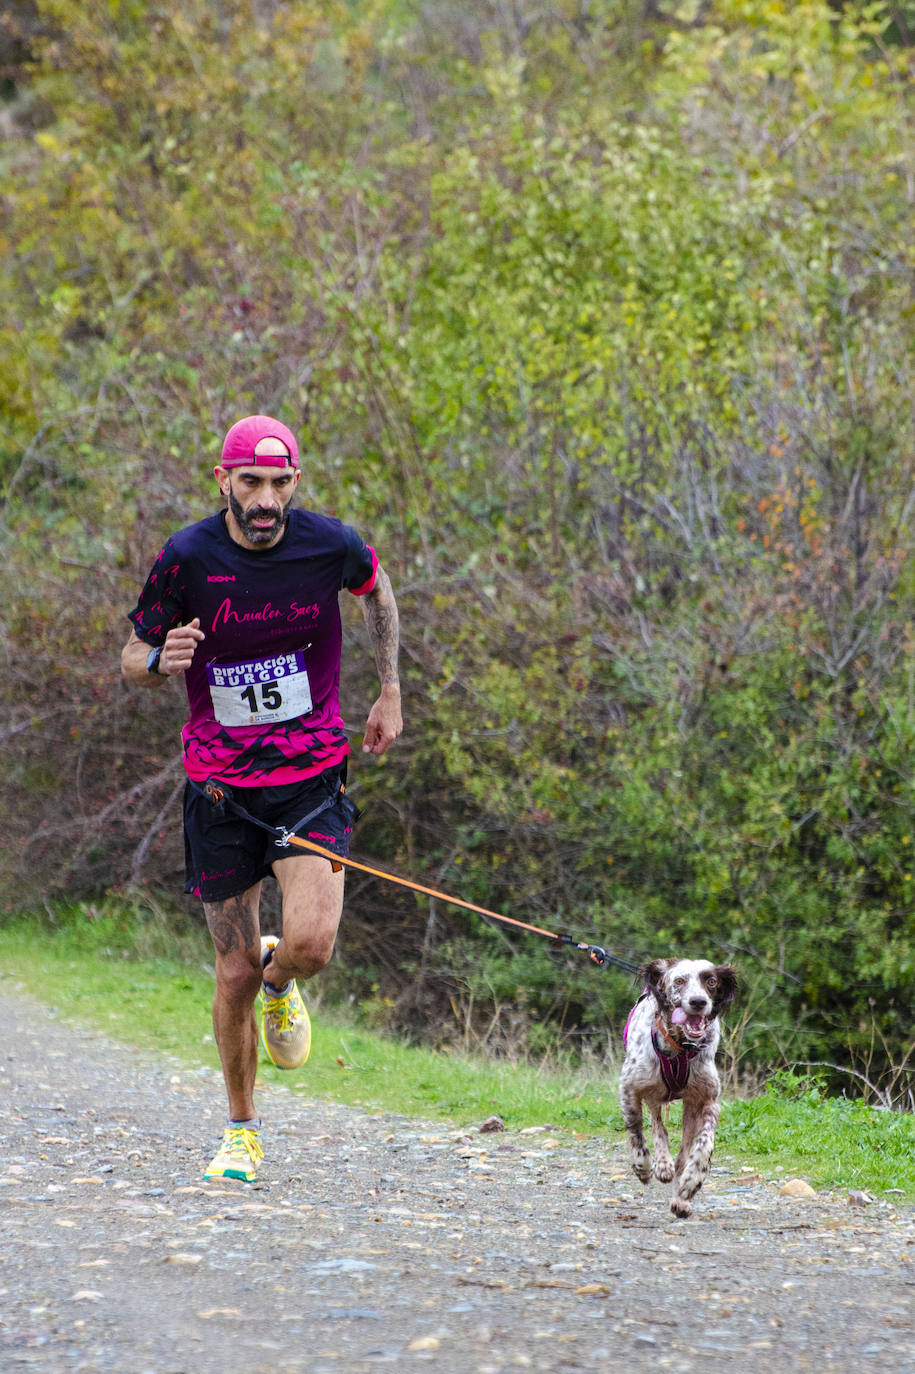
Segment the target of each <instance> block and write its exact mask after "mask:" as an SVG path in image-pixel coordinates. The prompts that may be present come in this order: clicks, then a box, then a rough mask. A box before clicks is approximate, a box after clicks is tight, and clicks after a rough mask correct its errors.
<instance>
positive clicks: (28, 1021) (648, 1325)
mask: <svg viewBox="0 0 915 1374" xmlns="http://www.w3.org/2000/svg"><path fill="white" fill-rule="evenodd" d="M38 1025H39V1017H38V1015H37V1011H36V1004H35V1003H33V1002H29V1001H27V1000H25V998H24V995H23V993H22V992H21V991H18V990H15V991H13V990H11V985H10V983H9V982H6V983H5V984H4V985H3V986H2V987H0V1034H2V1045H3V1050H2V1052H0V1082H2V1083H3V1084H4V1085H5V1088H6V1091H5V1099H6V1103H7V1107H6V1111H5V1113H4V1119H3V1122H2V1144H3V1153H2V1162H0V1369H2V1370H4V1371H6V1370H10V1371H14V1370H18V1369H20V1368H27V1367H29V1366H35V1367H37V1368H39V1369H41V1370H42V1371H47V1372H48V1374H57V1371H61V1374H63V1372H64V1371H66V1372H67V1374H69V1372H70V1371H74V1372H75V1371H80V1374H115V1372H117V1374H122V1371H124V1370H129V1371H131V1374H216V1371H219V1374H236V1371H244V1374H249V1371H250V1374H268V1371H269V1372H270V1374H274V1371H275V1370H276V1369H277V1368H280V1367H281V1368H282V1369H283V1370H284V1374H298V1372H299V1371H302V1374H305V1371H307V1374H363V1371H365V1374H369V1372H370V1371H373V1370H375V1369H378V1368H380V1367H383V1366H385V1365H390V1366H393V1367H396V1368H398V1369H400V1368H401V1367H403V1368H404V1369H407V1370H409V1369H412V1368H414V1367H415V1368H417V1369H418V1368H420V1367H423V1366H430V1367H432V1368H435V1369H438V1370H441V1371H447V1374H498V1372H499V1371H502V1370H506V1371H509V1370H515V1369H529V1370H535V1371H543V1372H544V1374H546V1372H547V1371H548V1372H549V1374H558V1372H559V1371H566V1370H606V1369H608V1368H610V1367H611V1366H614V1365H616V1364H617V1363H618V1362H622V1365H623V1367H625V1368H627V1369H628V1370H637V1371H639V1370H649V1369H651V1370H656V1369H658V1368H661V1369H666V1368H670V1369H676V1370H677V1371H678V1374H681V1372H682V1371H689V1370H696V1371H700V1370H701V1371H706V1370H708V1369H722V1368H724V1367H726V1365H727V1364H728V1363H729V1362H730V1361H732V1360H734V1359H735V1358H736V1359H737V1360H738V1364H737V1365H736V1366H735V1368H736V1369H740V1368H753V1369H754V1370H763V1371H770V1370H771V1371H778V1374H784V1371H787V1370H807V1369H810V1370H818V1371H823V1370H848V1371H851V1370H854V1371H856V1374H860V1372H861V1371H862V1370H864V1371H866V1370H867V1369H868V1368H872V1369H874V1370H875V1371H876V1370H881V1371H884V1370H893V1371H902V1370H915V1210H913V1209H912V1208H910V1207H908V1208H899V1209H898V1210H897V1209H895V1208H893V1207H892V1206H891V1205H888V1204H886V1203H876V1204H872V1205H871V1206H869V1207H867V1208H862V1207H853V1206H850V1205H849V1202H848V1199H847V1197H846V1196H845V1195H841V1196H839V1195H836V1196H825V1195H824V1196H818V1197H817V1198H816V1199H815V1200H812V1201H790V1200H788V1199H785V1198H782V1197H781V1196H780V1195H779V1193H778V1191H777V1189H776V1188H774V1187H773V1186H772V1185H771V1184H766V1183H764V1182H763V1181H762V1180H760V1179H747V1178H744V1177H740V1176H734V1174H733V1173H732V1171H731V1170H730V1169H729V1168H728V1167H727V1162H726V1161H720V1160H719V1161H718V1162H717V1164H716V1166H715V1167H714V1170H713V1173H712V1175H711V1177H710V1179H709V1181H708V1183H707V1184H706V1187H705V1188H704V1189H703V1192H702V1193H701V1194H700V1195H699V1199H698V1203H697V1208H696V1212H695V1215H694V1216H693V1218H692V1219H691V1220H689V1221H687V1222H675V1221H674V1220H673V1218H671V1217H670V1215H669V1213H668V1212H667V1193H668V1189H667V1188H661V1187H660V1186H658V1185H655V1186H654V1187H652V1188H650V1189H647V1190H646V1189H643V1188H642V1187H641V1185H639V1184H638V1183H637V1182H636V1181H635V1179H634V1178H633V1177H632V1176H631V1175H630V1174H629V1173H628V1171H627V1164H626V1160H625V1155H624V1151H623V1147H622V1145H621V1144H620V1143H619V1142H618V1141H612V1140H610V1139H606V1140H596V1139H591V1140H584V1141H577V1142H574V1143H571V1144H570V1143H567V1138H566V1137H564V1136H563V1137H560V1138H559V1139H558V1141H557V1142H553V1140H552V1138H551V1137H550V1136H549V1135H548V1134H546V1133H543V1132H541V1133H539V1134H538V1133H533V1134H528V1133H511V1132H509V1133H505V1134H498V1135H480V1134H478V1133H476V1132H473V1133H468V1134H467V1136H466V1138H464V1139H457V1138H456V1133H455V1132H451V1131H448V1130H446V1129H444V1128H442V1127H441V1126H438V1125H427V1124H424V1123H422V1122H417V1121H412V1120H407V1119H405V1118H403V1117H393V1116H378V1115H370V1114H369V1113H366V1112H361V1111H358V1110H355V1109H352V1108H345V1107H341V1106H337V1105H335V1104H332V1103H327V1102H321V1101H313V1100H305V1099H303V1098H300V1097H297V1096H294V1095H292V1094H291V1093H289V1092H288V1091H287V1090H285V1089H283V1088H273V1089H269V1090H267V1089H265V1090H264V1091H263V1092H262V1094H261V1097H260V1103H261V1109H262V1112H263V1116H264V1124H265V1147H266V1152H267V1158H266V1161H265V1164H264V1165H263V1166H262V1170H261V1177H260V1178H259V1179H258V1182H257V1183H256V1184H254V1185H251V1186H249V1185H246V1184H242V1183H238V1184H232V1183H226V1184H221V1185H218V1186H217V1185H215V1184H203V1183H202V1182H201V1181H200V1174H201V1170H202V1168H203V1166H204V1165H205V1163H206V1162H207V1160H208V1159H209V1156H210V1153H211V1150H212V1148H213V1147H215V1144H216V1143H217V1141H218V1138H219V1136H220V1134H221V1130H222V1123H223V1105H222V1102H223V1099H222V1087H221V1080H220V1079H219V1078H218V1077H217V1075H215V1074H213V1073H212V1072H211V1071H209V1070H206V1069H201V1070H197V1071H194V1070H188V1069H187V1068H186V1067H181V1066H178V1065H176V1064H173V1063H171V1062H168V1061H162V1060H155V1059H151V1058H150V1057H149V1056H147V1055H145V1054H142V1053H139V1052H137V1051H135V1050H132V1049H131V1048H129V1047H126V1046H124V1045H121V1044H116V1043H113V1042H111V1041H109V1040H106V1039H105V1038H104V1037H103V1036H101V1035H100V1034H97V1033H94V1032H86V1031H83V1030H79V1031H77V1030H74V1029H73V1028H72V1027H69V1026H67V1025H65V1024H64V1023H62V1022H55V1021H52V1022H51V1024H50V1025H48V1024H44V1025H42V1026H41V1030H40V1033H36V1032H37V1027H38ZM39 1044H40V1046H41V1050H40V1053H39V1052H37V1051H36V1049H35V1046H36V1045H39ZM303 1072H305V1073H307V1068H306V1069H305V1070H304V1071H303Z"/></svg>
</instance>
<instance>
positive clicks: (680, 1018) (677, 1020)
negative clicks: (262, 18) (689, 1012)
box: [670, 1007, 686, 1026]
mask: <svg viewBox="0 0 915 1374" xmlns="http://www.w3.org/2000/svg"><path fill="white" fill-rule="evenodd" d="M670 1019H671V1021H673V1023H674V1025H675V1026H682V1025H683V1022H684V1021H685V1020H686V1012H685V1011H684V1010H683V1008H682V1007H674V1009H673V1011H672V1012H671V1014H670Z"/></svg>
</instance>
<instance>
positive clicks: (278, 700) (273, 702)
mask: <svg viewBox="0 0 915 1374" xmlns="http://www.w3.org/2000/svg"><path fill="white" fill-rule="evenodd" d="M258 693H260V697H258ZM241 698H242V701H246V702H247V703H248V707H249V708H250V711H251V714H252V716H256V715H257V714H258V713H259V712H260V711H271V712H273V711H278V710H279V709H280V707H281V706H282V704H283V698H282V694H281V693H280V690H279V684H278V683H276V682H262V683H258V684H257V686H256V687H255V686H251V687H246V688H245V690H244V691H243V692H242V693H241Z"/></svg>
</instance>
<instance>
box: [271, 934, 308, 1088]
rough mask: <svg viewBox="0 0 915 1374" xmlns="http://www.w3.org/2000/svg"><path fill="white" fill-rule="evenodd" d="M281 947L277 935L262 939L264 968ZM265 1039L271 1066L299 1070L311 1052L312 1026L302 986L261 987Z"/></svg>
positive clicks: (293, 984) (291, 979) (294, 984)
mask: <svg viewBox="0 0 915 1374" xmlns="http://www.w3.org/2000/svg"><path fill="white" fill-rule="evenodd" d="M278 944H279V940H277V938H276V937H275V936H274V935H263V936H261V964H262V965H263V964H266V963H268V962H269V960H270V955H271V954H272V952H273V950H274V949H275V948H276V946H277V945H278ZM261 1039H262V1041H263V1044H264V1051H265V1053H266V1055H267V1058H268V1059H269V1060H270V1063H271V1064H275V1065H276V1067H277V1068H278V1069H298V1068H301V1066H302V1065H303V1064H304V1063H305V1060H306V1059H307V1058H308V1053H309V1051H310V1049H311V1022H310V1020H309V1019H308V1011H307V1009H306V1007H305V999H304V998H303V996H302V994H301V993H300V992H299V988H298V984H297V983H296V981H295V979H294V978H290V980H289V982H288V983H287V984H286V986H285V987H284V988H279V989H277V988H273V987H271V986H270V984H269V983H264V984H263V985H262V987H261Z"/></svg>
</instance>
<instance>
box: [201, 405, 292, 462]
mask: <svg viewBox="0 0 915 1374" xmlns="http://www.w3.org/2000/svg"><path fill="white" fill-rule="evenodd" d="M265 439H278V440H279V442H280V443H281V444H283V445H284V446H285V449H286V452H285V453H269V452H259V451H258V450H259V449H261V448H262V447H263V448H265V449H270V448H275V447H276V444H264V443H263V440H265ZM220 466H221V467H224V468H245V467H254V466H256V467H269V468H285V467H293V468H297V467H298V466H299V450H298V447H297V446H296V442H295V435H294V434H293V432H292V430H291V429H287V428H286V426H285V425H283V424H281V423H280V421H279V420H274V419H272V417H271V416H269V415H249V416H247V418H246V419H244V420H239V421H238V422H237V424H234V425H233V426H232V428H231V429H230V430H229V432H228V434H227V435H226V438H225V443H224V444H223V446H222V458H221V459H220Z"/></svg>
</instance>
